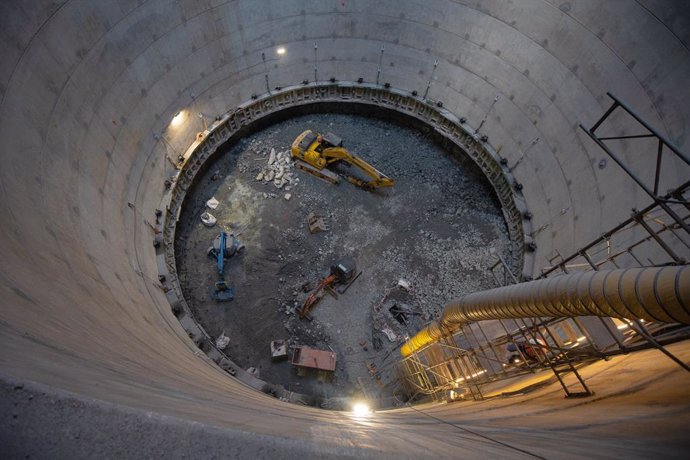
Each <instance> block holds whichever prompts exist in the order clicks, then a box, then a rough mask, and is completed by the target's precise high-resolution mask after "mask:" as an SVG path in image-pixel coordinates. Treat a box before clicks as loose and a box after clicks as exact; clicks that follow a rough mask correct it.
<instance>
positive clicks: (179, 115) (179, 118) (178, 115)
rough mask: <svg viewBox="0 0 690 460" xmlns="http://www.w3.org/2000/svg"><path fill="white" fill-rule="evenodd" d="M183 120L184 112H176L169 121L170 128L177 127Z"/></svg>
mask: <svg viewBox="0 0 690 460" xmlns="http://www.w3.org/2000/svg"><path fill="white" fill-rule="evenodd" d="M183 120H184V112H183V111H181V110H180V111H179V112H177V113H176V114H175V116H174V117H173V119H172V120H171V121H170V126H179V125H180V123H182V121H183Z"/></svg>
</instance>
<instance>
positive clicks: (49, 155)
mask: <svg viewBox="0 0 690 460" xmlns="http://www.w3.org/2000/svg"><path fill="white" fill-rule="evenodd" d="M689 10H690V9H689V8H688V7H687V6H686V5H685V4H684V2H683V1H676V2H667V1H660V0H641V1H635V2H632V1H623V0H618V1H607V2H600V1H594V0H591V1H585V0H583V1H573V2H563V1H555V0H554V1H543V0H520V1H489V0H480V1H472V2H469V1H467V2H465V1H450V0H435V1H429V2H417V1H413V0H402V1H393V0H389V1H377V2H368V1H348V0H340V1H328V2H324V1H192V0H189V1H184V0H181V1H165V0H152V1H147V2H137V1H133V0H111V1H105V0H104V1H76V0H72V1H63V2H52V1H42V0H34V1H30V2H2V3H0V26H1V27H0V42H1V44H0V49H1V50H2V52H1V55H2V61H1V62H0V96H1V98H2V99H1V101H0V155H2V168H0V187H1V188H0V190H1V192H2V200H1V201H2V204H1V205H0V226H1V228H2V235H3V236H2V238H1V239H0V254H1V261H2V262H1V264H0V293H1V294H0V295H1V296H2V301H1V304H0V305H1V308H0V371H1V372H2V374H3V375H5V376H6V377H8V378H13V379H19V380H26V381H35V382H39V383H43V384H46V385H49V386H51V387H54V388H56V389H64V390H68V391H71V392H74V393H77V394H79V395H83V396H86V397H91V398H97V399H100V400H104V401H109V402H113V403H116V404H121V405H125V406H130V407H137V408H142V409H145V410H150V411H155V412H158V413H162V414H167V415H174V416H179V417H181V418H185V419H189V420H197V421H201V422H206V423H211V424H215V425H219V426H224V427H229V428H237V429H241V430H242V431H243V432H251V433H264V434H268V435H277V436H281V435H283V434H284V429H285V426H289V427H290V428H289V435H290V437H292V438H295V439H297V440H304V441H305V442H308V441H312V440H313V441H316V443H314V444H306V447H305V449H327V448H330V447H333V446H362V447H365V448H366V447H367V446H370V445H371V444H370V443H371V436H372V434H371V432H368V431H366V430H365V431H362V430H361V428H353V427H351V423H350V421H349V420H347V419H343V417H341V416H340V415H338V414H332V413H328V412H323V411H317V410H315V409H307V408H301V407H297V406H294V405H287V404H284V403H281V402H279V401H277V400H274V399H271V398H269V397H267V396H264V395H261V394H258V393H256V392H254V391H253V390H250V389H248V388H246V387H244V386H243V385H241V384H239V383H237V382H235V381H233V380H232V379H229V378H228V377H227V375H226V374H224V373H223V372H222V371H221V370H220V369H218V368H217V367H216V366H215V365H214V364H213V363H211V362H210V361H209V360H208V359H207V358H206V357H205V356H204V355H203V353H201V352H200V351H199V350H198V349H197V348H196V347H195V346H194V344H193V343H192V342H191V340H189V339H188V337H187V336H186V334H185V332H184V331H183V330H182V328H181V327H180V325H179V323H178V322H177V320H176V319H175V317H174V316H173V315H172V313H171V311H170V307H169V305H168V304H167V302H166V299H165V296H164V294H163V292H162V291H161V290H160V289H159V288H158V287H157V280H156V277H157V274H158V270H157V267H156V263H155V257H154V249H153V247H152V245H151V238H152V230H151V228H150V226H149V225H148V223H149V222H152V221H154V220H155V218H154V214H153V213H154V209H155V208H156V207H157V206H158V204H159V202H160V198H161V196H162V193H163V181H164V179H166V178H167V177H169V175H171V174H173V172H174V170H173V169H172V167H171V165H170V162H169V161H168V160H167V159H166V155H170V156H173V157H174V155H175V154H176V153H181V152H184V150H185V149H186V148H187V146H188V145H189V144H190V143H191V142H192V140H193V139H194V135H195V134H196V132H198V131H200V130H201V129H202V121H201V120H200V119H199V118H198V117H197V116H196V114H197V113H199V112H201V113H203V114H206V115H208V116H209V118H208V119H207V121H208V122H210V121H211V118H212V117H213V116H215V115H218V114H222V113H224V112H226V111H228V110H231V109H232V107H234V106H236V105H238V104H240V103H242V102H244V101H247V100H248V99H249V98H250V96H251V95H252V94H255V93H256V94H260V93H262V92H264V91H265V82H264V67H263V64H262V62H261V53H262V52H264V53H265V54H266V57H267V65H268V72H269V78H270V84H271V86H279V85H280V86H284V85H289V84H295V83H299V82H301V81H302V80H305V79H307V80H313V75H314V70H313V56H314V44H315V43H316V44H317V45H318V76H319V79H322V80H325V79H327V78H329V77H331V76H333V77H336V78H337V79H342V80H357V78H359V77H362V78H364V79H365V80H366V81H369V82H371V81H374V80H375V78H376V72H377V66H378V60H379V56H380V53H381V51H380V50H381V47H382V46H384V47H385V52H384V55H383V61H382V63H383V65H382V69H381V77H380V79H381V82H390V84H391V85H392V86H393V87H397V88H402V89H406V90H410V91H411V90H417V91H418V92H419V93H420V94H422V93H423V92H424V90H425V89H426V86H427V83H428V81H429V78H430V75H431V72H432V69H433V64H434V61H435V60H436V59H438V60H439V65H438V67H437V69H436V71H435V73H434V80H433V84H432V86H431V88H430V90H429V97H430V98H432V99H434V100H440V101H442V102H443V104H444V107H445V108H447V109H449V110H450V111H451V112H453V113H455V114H457V115H458V116H464V117H466V118H467V120H468V124H469V125H470V126H475V127H476V126H478V125H479V123H480V121H481V119H482V118H483V117H484V116H485V114H486V113H487V111H488V110H489V108H490V106H491V104H492V102H493V100H494V97H495V96H496V95H499V96H500V97H499V100H498V101H497V102H496V104H495V106H494V108H493V109H492V110H491V111H490V112H489V115H488V118H487V121H486V123H485V125H484V126H483V128H482V132H484V133H486V134H487V135H489V141H490V143H491V144H492V145H493V146H494V148H496V149H498V148H499V147H500V149H501V154H502V155H503V156H505V157H506V158H507V159H508V161H509V164H510V165H513V164H515V163H516V162H518V160H519V159H520V158H523V157H524V158H523V159H522V160H520V162H519V164H518V166H516V167H515V169H514V171H513V173H514V175H515V176H516V178H517V179H518V180H519V181H520V182H521V183H523V184H524V189H523V193H524V195H525V198H526V200H527V203H528V206H529V208H530V210H531V212H532V213H533V215H534V218H533V223H534V228H540V227H543V226H544V225H548V227H547V228H545V229H544V231H541V232H540V233H538V234H537V235H536V236H535V241H536V243H537V246H538V252H537V264H536V267H537V268H539V267H541V266H543V265H544V264H545V261H546V258H547V257H548V256H550V255H552V254H553V251H554V250H559V251H560V252H561V253H563V254H565V253H568V251H571V250H573V249H575V248H576V247H578V245H581V244H583V243H585V242H587V241H589V240H591V239H592V238H593V237H595V236H597V235H599V234H600V233H602V231H604V230H606V229H608V228H610V227H611V226H613V225H614V224H616V223H618V222H619V221H621V220H622V219H624V218H626V217H627V216H628V214H629V210H630V208H631V207H633V206H643V205H645V204H647V203H648V202H649V200H648V198H647V197H646V195H644V194H643V193H642V192H641V191H640V190H639V189H638V188H636V187H635V185H634V184H633V182H632V181H631V180H630V179H629V178H628V177H626V176H625V175H624V174H623V173H622V171H620V169H618V168H617V166H615V165H614V164H613V162H609V165H608V166H607V167H606V168H604V169H599V168H598V167H597V164H598V162H599V160H600V159H602V158H603V153H602V152H600V151H599V150H598V149H597V148H596V147H595V146H594V145H593V144H592V143H591V142H590V141H589V140H587V139H586V137H585V136H584V135H583V134H581V133H580V132H578V129H577V124H578V123H579V122H584V123H585V124H586V125H588V124H591V123H593V121H594V120H596V119H597V118H598V117H599V116H600V115H601V114H602V113H603V111H604V110H605V109H606V108H607V107H608V105H609V100H608V99H607V97H606V96H605V93H606V91H611V92H613V93H614V94H616V95H618V96H620V97H622V98H623V99H624V100H626V101H627V102H628V103H629V104H630V105H632V106H633V107H635V108H636V109H637V110H638V111H639V112H640V113H641V114H642V116H644V117H645V118H646V119H647V120H648V121H649V122H650V123H651V124H652V125H653V126H655V127H656V128H658V129H659V130H660V131H661V132H663V133H664V134H666V135H667V136H668V137H669V138H670V139H671V140H672V141H674V142H676V143H677V144H678V145H679V146H680V147H681V148H683V149H685V150H687V149H688V145H689V144H690V139H689V138H688V129H689V128H690V109H688V107H690V92H689V91H687V88H686V85H687V81H688V77H690V52H689V50H688V45H689V44H690V11H689ZM278 46H284V47H285V48H286V51H287V52H286V54H285V55H283V56H278V55H277V54H276V52H275V50H276V48H277V47H278ZM180 110H183V111H185V112H184V113H186V115H187V117H186V119H185V120H184V121H183V123H182V125H181V126H180V127H178V128H172V127H169V126H168V125H169V122H170V120H171V118H172V117H173V115H174V114H176V113H177V112H178V111H180ZM621 126H622V125H621ZM156 136H165V141H160V140H158V139H156ZM537 137H539V138H540V141H539V142H538V143H537V144H536V145H533V146H532V145H531V142H532V141H533V139H535V138H537ZM625 158H626V160H627V161H629V162H630V163H631V164H633V165H635V167H636V168H637V169H638V170H651V168H652V167H653V160H650V159H649V158H644V156H643V155H640V154H639V153H638V152H630V153H627V154H626V155H625ZM648 160H649V161H648ZM671 166H672V165H671ZM678 171H682V170H674V169H673V168H672V167H670V168H667V169H665V172H664V177H663V179H664V182H665V183H667V184H677V183H678V182H679V181H680V179H681V178H682V177H679V175H681V174H682V172H678ZM662 188H663V187H662ZM128 203H130V204H131V206H130V205H128ZM430 410H433V409H430ZM403 415H404V416H405V417H407V418H403ZM387 417H388V418H385V417H384V421H379V422H378V423H379V425H378V426H376V427H375V428H376V429H378V430H382V431H386V430H387V431H392V430H402V432H405V428H404V424H405V423H407V422H405V420H407V421H409V420H414V418H415V417H419V416H417V415H415V414H414V413H409V414H408V413H404V414H397V415H395V414H391V415H389V416H387ZM410 417H412V418H411V419H410ZM324 422H328V423H327V424H324ZM409 423H411V422H409ZM437 428H438V427H437ZM398 432H400V431H398ZM415 433H417V432H416V431H414V430H412V429H409V432H408V433H407V434H406V435H405V436H404V438H405V439H395V437H393V438H388V439H384V438H383V437H382V436H378V437H376V447H377V448H385V449H388V450H389V451H390V452H395V451H403V452H407V453H411V452H414V451H410V450H409V445H411V444H414V443H415V442H417V443H418V445H419V446H424V444H425V442H426V441H424V439H428V437H429V436H432V437H433V436H435V435H432V434H431V432H429V433H426V434H424V435H421V434H418V433H417V434H415ZM439 437H440V435H439ZM319 445H321V446H322V447H318V446H319ZM329 446H330V447H329ZM382 446H383V447H382ZM406 446H407V447H406ZM427 448H430V447H429V446H427ZM432 451H433V449H432V450H431V451H429V452H432ZM312 452H314V451H313V450H312ZM420 452H424V451H420Z"/></svg>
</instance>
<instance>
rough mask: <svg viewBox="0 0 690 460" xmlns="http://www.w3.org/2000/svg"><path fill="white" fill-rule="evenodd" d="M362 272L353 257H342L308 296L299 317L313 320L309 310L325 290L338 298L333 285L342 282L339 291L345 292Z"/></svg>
mask: <svg viewBox="0 0 690 460" xmlns="http://www.w3.org/2000/svg"><path fill="white" fill-rule="evenodd" d="M361 274H362V272H357V266H356V265H355V261H354V260H352V259H342V260H339V261H338V262H336V263H335V264H334V265H332V266H331V273H330V275H328V276H327V277H326V278H324V279H323V280H322V281H321V282H320V283H319V285H318V286H317V287H316V289H314V291H313V292H312V293H311V294H309V297H307V299H306V300H305V301H304V304H303V305H302V307H301V308H300V309H299V310H298V313H299V317H300V318H302V319H304V318H307V319H309V320H311V316H309V312H310V311H311V309H312V308H313V307H314V306H315V305H316V304H317V303H319V301H320V300H321V298H322V297H323V295H324V294H323V293H324V292H328V293H329V294H331V295H333V296H334V297H335V298H336V299H337V298H338V295H337V294H336V293H335V291H334V290H333V286H334V285H336V284H340V285H341V287H340V288H339V289H338V293H339V294H343V293H344V292H345V291H346V290H347V288H349V287H350V285H351V284H352V283H354V281H355V280H356V279H357V278H358V277H359V275H361Z"/></svg>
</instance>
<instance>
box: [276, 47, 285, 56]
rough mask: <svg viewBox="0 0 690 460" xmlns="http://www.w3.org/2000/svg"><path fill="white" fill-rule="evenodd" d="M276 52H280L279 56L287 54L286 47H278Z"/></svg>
mask: <svg viewBox="0 0 690 460" xmlns="http://www.w3.org/2000/svg"><path fill="white" fill-rule="evenodd" d="M276 53H278V55H279V56H282V55H283V54H285V47H283V46H280V47H278V49H276Z"/></svg>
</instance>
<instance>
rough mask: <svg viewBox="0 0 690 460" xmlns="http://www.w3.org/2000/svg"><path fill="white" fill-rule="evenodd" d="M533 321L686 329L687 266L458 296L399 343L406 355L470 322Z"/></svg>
mask: <svg viewBox="0 0 690 460" xmlns="http://www.w3.org/2000/svg"><path fill="white" fill-rule="evenodd" d="M538 316H548V317H573V316H603V317H613V318H625V319H644V320H648V321H660V322H665V323H683V324H690V267H688V266H674V267H651V268H630V269H620V270H607V271H589V272H581V273H574V274H568V275H560V276H554V277H551V278H547V279H543V280H537V281H530V282H527V283H520V284H514V285H511V286H505V287H501V288H496V289H490V290H487V291H482V292H476V293H473V294H469V295H466V296H464V297H461V298H460V299H458V300H455V301H453V302H451V303H449V304H448V305H446V307H445V308H444V310H443V313H442V314H441V318H440V319H439V320H438V321H434V322H432V323H431V324H429V325H428V326H426V327H424V329H422V330H421V331H419V332H418V333H417V334H416V335H415V336H414V337H412V338H411V339H410V340H408V341H407V343H405V344H404V345H403V346H402V347H401V349H400V353H401V354H402V355H403V356H409V355H410V354H411V353H412V352H413V351H415V350H418V349H420V348H422V347H424V346H426V345H428V344H430V343H433V342H435V341H437V340H438V339H440V338H441V337H443V336H444V335H447V334H451V333H453V332H455V331H457V330H458V329H460V327H462V325H464V324H467V323H469V322H472V321H482V320H489V319H514V318H529V317H538Z"/></svg>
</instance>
